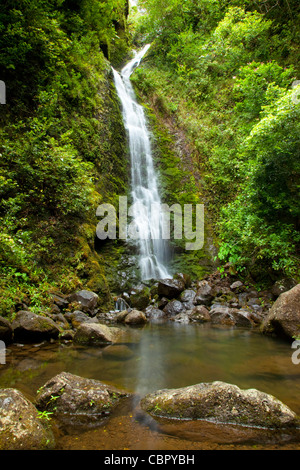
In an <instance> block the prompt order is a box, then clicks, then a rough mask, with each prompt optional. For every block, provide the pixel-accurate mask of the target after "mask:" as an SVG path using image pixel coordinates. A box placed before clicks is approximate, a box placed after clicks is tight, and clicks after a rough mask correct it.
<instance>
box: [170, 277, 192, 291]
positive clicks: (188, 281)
mask: <svg viewBox="0 0 300 470" xmlns="http://www.w3.org/2000/svg"><path fill="white" fill-rule="evenodd" d="M174 279H178V280H180V281H183V283H184V287H185V288H188V287H190V286H191V283H192V281H191V276H190V275H189V274H184V273H176V274H175V275H174Z"/></svg>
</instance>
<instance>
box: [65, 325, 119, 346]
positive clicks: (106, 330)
mask: <svg viewBox="0 0 300 470" xmlns="http://www.w3.org/2000/svg"><path fill="white" fill-rule="evenodd" d="M121 335H122V330H121V329H120V328H115V327H109V326H106V325H102V324H101V323H81V325H80V326H79V327H78V329H77V330H76V333H75V335H74V342H75V343H79V344H89V345H103V344H107V343H115V342H117V341H118V340H119V338H120V336H121Z"/></svg>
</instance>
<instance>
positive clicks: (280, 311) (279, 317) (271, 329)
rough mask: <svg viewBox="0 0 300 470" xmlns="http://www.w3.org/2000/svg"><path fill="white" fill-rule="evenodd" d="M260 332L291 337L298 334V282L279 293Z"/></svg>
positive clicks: (299, 295)
mask: <svg viewBox="0 0 300 470" xmlns="http://www.w3.org/2000/svg"><path fill="white" fill-rule="evenodd" d="M261 329H262V332H263V333H266V334H272V333H274V334H277V335H278V336H285V337H287V338H293V337H298V336H300V284H297V285H296V286H295V287H293V288H292V289H290V290H289V291H287V292H284V293H283V294H280V296H279V297H278V299H277V300H276V301H275V302H274V304H273V306H272V308H271V309H270V310H269V313H268V315H267V317H266V318H265V319H264V321H263V323H262V326H261Z"/></svg>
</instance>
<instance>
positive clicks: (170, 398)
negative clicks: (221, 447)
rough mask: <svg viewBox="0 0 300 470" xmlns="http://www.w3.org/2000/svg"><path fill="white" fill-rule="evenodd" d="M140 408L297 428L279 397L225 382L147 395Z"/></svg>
mask: <svg viewBox="0 0 300 470" xmlns="http://www.w3.org/2000/svg"><path fill="white" fill-rule="evenodd" d="M141 407H142V409H143V410H144V411H146V412H147V413H149V414H150V415H151V416H153V417H163V418H176V419H178V418H181V419H190V420H196V419H205V420H208V421H214V422H219V423H232V424H240V425H244V426H260V427H266V428H285V427H296V426H297V425H298V424H299V421H298V418H297V416H296V414H295V413H294V412H293V411H292V410H290V409H289V408H288V407H287V406H286V405H284V404H283V403H282V402H281V401H279V400H278V399H277V398H275V397H273V396H272V395H268V394H267V393H264V392H261V391H259V390H256V389H248V390H242V389H240V388H239V387H237V386H236V385H232V384H228V383H224V382H212V383H200V384H196V385H192V386H190V387H184V388H178V389H170V390H168V389H165V390H159V391H157V392H153V393H150V394H148V395H146V396H145V397H144V398H143V399H142V400H141Z"/></svg>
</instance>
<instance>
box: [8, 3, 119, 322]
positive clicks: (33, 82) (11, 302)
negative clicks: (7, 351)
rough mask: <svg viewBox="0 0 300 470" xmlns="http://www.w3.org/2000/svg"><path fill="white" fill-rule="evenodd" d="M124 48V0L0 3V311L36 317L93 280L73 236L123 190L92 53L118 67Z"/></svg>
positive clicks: (103, 65) (101, 69)
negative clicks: (1, 102) (0, 86)
mask: <svg viewBox="0 0 300 470" xmlns="http://www.w3.org/2000/svg"><path fill="white" fill-rule="evenodd" d="M127 48H128V41H127V27H126V2H125V0H109V1H107V2H99V1H97V0H85V1H84V2H80V1H77V0H76V1H73V0H72V1H68V0H65V1H63V0H33V1H30V2H28V1H26V0H21V1H20V2H15V1H14V0H8V1H7V2H6V5H5V8H2V10H1V12H0V51H1V52H0V70H1V77H0V78H1V80H4V81H5V83H6V87H7V105H6V106H2V107H1V116H0V125H1V128H0V154H1V155H0V157H1V159H0V232H1V246H0V269H1V276H0V296H1V299H2V300H1V305H0V314H3V315H10V314H13V312H14V310H15V306H16V305H19V304H20V303H22V302H24V303H25V304H26V305H28V306H29V307H30V308H31V309H33V310H35V311H40V310H41V309H42V308H47V307H48V306H49V305H50V294H49V293H50V292H51V291H53V289H59V290H62V291H63V292H69V291H70V290H72V289H74V288H78V287H82V285H83V283H87V282H88V281H89V276H92V275H95V276H96V271H97V274H98V276H99V278H100V277H103V269H101V266H100V264H101V260H100V258H99V257H98V258H97V255H96V253H95V251H94V238H92V240H90V239H89V243H87V241H86V239H85V236H80V235H79V234H80V231H81V227H82V226H84V225H85V224H87V225H90V226H92V227H93V226H96V222H97V221H96V217H95V210H96V207H97V205H98V204H99V202H100V201H101V199H102V198H107V199H108V200H112V199H114V198H115V196H116V193H120V192H122V191H125V188H126V184H127V178H126V171H127V162H126V143H125V130H124V127H123V123H122V118H121V113H120V109H119V105H118V102H117V100H116V94H115V91H114V88H113V85H112V81H111V77H110V75H109V74H110V64H109V62H108V61H107V60H106V58H105V56H104V54H103V52H102V51H104V53H105V55H106V57H109V58H110V59H111V60H119V59H120V57H121V56H122V55H123V54H124V53H125V52H126V51H127ZM2 111H3V112H2ZM93 224H94V225H93ZM88 258H89V259H88ZM87 259H88V261H87ZM89 263H90V265H93V269H92V268H91V267H90V265H89ZM92 271H93V273H92ZM97 285H98V286H99V285H100V284H99V283H98V284H97ZM102 285H105V278H104V281H102V284H101V286H102ZM105 288H106V286H105ZM99 294H100V287H99ZM105 295H106V297H107V292H105Z"/></svg>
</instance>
